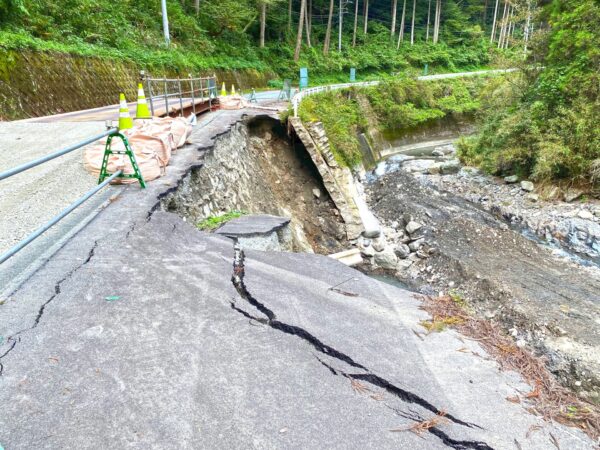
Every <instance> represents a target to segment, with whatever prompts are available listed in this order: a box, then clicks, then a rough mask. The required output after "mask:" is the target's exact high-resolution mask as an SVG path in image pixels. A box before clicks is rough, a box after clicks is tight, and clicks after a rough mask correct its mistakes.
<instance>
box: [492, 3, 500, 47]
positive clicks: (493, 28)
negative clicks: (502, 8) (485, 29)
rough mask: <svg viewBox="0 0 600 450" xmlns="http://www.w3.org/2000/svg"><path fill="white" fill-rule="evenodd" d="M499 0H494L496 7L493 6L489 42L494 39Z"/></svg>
mask: <svg viewBox="0 0 600 450" xmlns="http://www.w3.org/2000/svg"><path fill="white" fill-rule="evenodd" d="M499 3H500V0H496V7H495V8H494V22H493V23H492V32H491V34H490V42H494V41H495V40H496V23H497V22H496V20H497V18H498V4H499Z"/></svg>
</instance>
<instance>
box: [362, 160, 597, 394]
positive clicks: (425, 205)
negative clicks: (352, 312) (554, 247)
mask: <svg viewBox="0 0 600 450" xmlns="http://www.w3.org/2000/svg"><path fill="white" fill-rule="evenodd" d="M367 192H368V196H369V204H370V206H371V208H372V209H373V211H374V213H375V214H376V215H377V216H378V217H379V218H380V219H381V221H382V222H383V224H384V225H387V226H388V227H390V226H392V225H395V226H396V227H398V226H399V227H403V226H405V225H406V223H405V222H406V220H408V219H412V220H416V221H418V222H419V223H421V224H423V228H422V229H421V230H420V233H421V234H422V235H423V236H424V237H425V241H426V243H427V244H426V245H427V248H428V249H429V251H428V252H423V255H424V256H425V257H424V258H413V259H414V263H413V264H412V265H410V267H409V268H406V269H404V270H399V271H397V272H396V276H397V277H398V278H400V279H401V280H402V281H404V282H406V283H408V284H409V285H410V286H412V287H414V288H415V289H418V290H420V291H422V292H425V293H428V294H435V295H438V294H439V292H444V293H448V292H449V291H453V292H456V293H458V294H459V295H460V296H462V297H463V298H465V299H466V300H467V301H468V302H469V303H470V304H471V305H472V306H473V308H475V309H476V310H477V312H478V313H479V314H480V315H481V316H483V317H486V318H488V319H490V320H493V321H496V322H499V323H501V324H502V325H503V327H504V329H505V330H506V331H507V332H509V333H510V334H511V335H512V336H514V338H515V339H516V340H517V344H518V345H522V346H532V347H533V348H535V349H537V350H538V351H540V352H541V353H543V354H544V355H545V356H546V357H547V358H548V365H549V367H550V369H551V370H552V371H553V372H554V373H555V374H557V375H558V377H559V379H560V381H561V382H562V383H563V384H564V385H567V386H569V387H571V388H573V389H574V390H576V391H578V392H579V393H580V394H581V395H582V396H583V397H585V398H588V399H589V400H592V401H595V402H598V401H599V395H600V357H599V355H600V326H599V325H600V322H599V319H598V317H600V276H599V275H598V272H597V271H596V270H593V269H588V268H584V267H582V266H580V265H578V264H576V263H574V262H571V261H569V260H566V259H564V258H558V257H556V256H554V255H553V254H552V252H551V251H550V250H549V249H546V248H543V247H540V246H539V245H537V244H536V243H534V242H533V241H531V240H529V239H527V238H525V237H524V236H522V235H521V234H520V233H518V232H517V231H513V230H511V229H509V227H507V224H506V223H504V222H503V221H502V220H499V219H498V218H497V217H495V216H494V215H493V214H492V213H490V212H487V211H485V210H483V209H481V208H479V207H478V206H476V205H474V204H472V203H470V202H468V201H465V200H464V199H462V198H460V197H458V196H455V195H453V194H451V193H448V192H443V191H439V190H437V189H434V188H431V187H427V186H424V185H423V184H422V183H420V182H419V181H418V180H416V179H415V177H414V175H413V174H410V173H407V172H405V171H403V170H399V171H396V172H393V173H388V174H386V175H384V176H382V177H381V178H379V179H378V180H377V181H375V182H373V183H372V184H371V185H370V186H369V187H368V189H367ZM425 253H426V254H425Z"/></svg>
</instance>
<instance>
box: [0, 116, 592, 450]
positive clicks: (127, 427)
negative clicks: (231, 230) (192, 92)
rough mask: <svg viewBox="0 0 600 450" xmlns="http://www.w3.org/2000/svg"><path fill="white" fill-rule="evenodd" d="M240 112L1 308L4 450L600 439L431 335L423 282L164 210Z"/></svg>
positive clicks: (521, 444)
mask: <svg viewBox="0 0 600 450" xmlns="http://www.w3.org/2000/svg"><path fill="white" fill-rule="evenodd" d="M240 115H241V113H240V112H226V113H224V114H223V115H222V116H221V120H220V121H219V122H218V123H216V122H213V123H212V124H210V125H207V126H206V127H204V128H202V129H196V130H195V132H194V135H193V138H192V140H193V142H194V144H193V145H192V146H190V147H188V148H186V149H184V150H183V151H181V152H179V153H178V155H177V158H176V159H175V161H174V164H173V165H172V166H170V167H169V169H168V172H167V176H166V177H165V178H163V179H161V180H159V181H157V182H154V183H151V184H150V187H149V188H148V190H146V191H140V190H139V189H136V188H135V187H133V186H130V187H128V188H126V189H125V191H124V193H123V195H122V197H121V199H120V200H119V201H117V202H114V203H112V204H111V205H110V206H109V207H108V208H107V209H106V210H104V211H103V212H102V213H100V214H99V215H98V216H97V217H96V218H95V219H94V220H93V221H92V222H91V223H90V224H89V225H88V226H87V227H86V228H84V229H83V230H82V231H81V232H80V233H79V234H78V235H77V236H76V237H75V238H74V239H72V240H71V241H70V242H68V243H67V244H66V245H65V246H64V247H63V248H62V249H61V250H60V251H58V252H57V253H56V254H55V255H54V257H53V258H51V259H50V260H49V261H48V263H46V264H45V265H44V267H42V268H41V269H40V270H39V271H38V272H37V273H36V274H35V275H34V276H33V277H32V278H30V279H29V280H28V281H27V282H26V283H25V284H24V285H23V286H22V287H21V288H20V289H19V290H18V291H17V292H16V293H15V294H14V295H12V296H11V297H10V299H9V300H8V301H7V302H6V303H5V304H3V305H1V306H0V336H2V345H1V347H0V363H1V364H2V374H1V376H0V402H1V404H2V414H1V415H0V444H1V445H3V446H4V447H5V448H7V449H10V450H13V449H30V448H36V449H38V448H52V449H54V448H73V449H86V448H140V449H141V448H144V449H147V448H157V449H158V448H160V449H171V448H172V449H180V448H261V449H262V448H302V449H304V448H377V449H379V448H395V449H396V448H411V449H438V448H440V449H447V448H454V449H489V448H494V449H513V448H523V449H533V448H536V449H538V448H539V449H547V448H552V445H553V444H552V436H553V437H554V438H556V440H557V441H558V442H559V443H560V445H561V448H568V449H578V448H581V449H584V448H586V449H587V448H592V446H593V443H592V442H591V441H590V440H589V439H588V438H587V437H586V436H585V435H583V434H582V433H581V432H580V431H578V430H574V429H570V428H566V427H563V426H559V425H556V424H551V423H547V422H544V421H543V420H542V419H541V418H539V417H536V416H533V415H531V414H529V413H527V412H526V411H525V410H524V408H523V407H522V406H521V405H517V404H514V403H511V402H508V401H507V400H506V397H508V396H511V395H514V394H515V392H516V391H517V390H519V391H527V390H529V389H530V388H529V387H528V386H526V385H525V384H524V383H523V382H522V381H521V380H520V378H519V377H518V376H517V375H516V374H514V373H503V372H499V371H498V368H497V365H496V363H495V362H493V361H491V360H490V359H489V358H486V357H485V353H484V352H483V350H482V349H481V348H480V347H479V346H478V344H477V343H475V342H473V341H469V340H466V339H464V338H461V337H460V336H459V335H457V334H456V333H454V332H444V333H439V334H432V335H429V336H427V337H425V338H424V339H420V338H419V337H417V336H416V335H415V334H414V332H413V331H422V329H421V328H420V327H419V321H420V320H423V319H424V318H426V317H427V316H426V314H425V313H424V312H423V311H420V310H419V309H418V306H419V301H418V300H416V299H415V298H413V296H412V295H411V294H410V293H408V292H406V291H403V290H400V289H398V288H396V287H393V286H390V285H386V284H382V283H380V282H378V281H376V280H374V279H371V278H368V277H366V276H364V275H362V274H361V273H359V272H357V271H355V270H353V269H351V268H348V267H346V266H343V265H342V264H340V263H339V262H337V261H335V260H333V259H331V258H327V257H323V256H318V255H308V254H291V253H266V252H258V251H244V252H242V251H241V250H239V249H238V250H237V251H236V250H235V249H234V244H233V242H232V241H231V240H229V239H227V238H224V237H219V236H216V235H209V234H205V233H202V232H200V231H198V230H196V229H195V228H194V227H192V226H190V225H189V224H186V223H185V222H184V221H183V220H182V219H180V218H179V217H178V216H176V215H174V214H171V213H166V212H163V211H160V210H153V207H154V205H155V204H156V203H157V198H158V197H159V196H160V195H162V194H164V192H166V191H167V190H169V189H172V188H173V187H174V186H175V184H176V182H177V180H178V179H180V178H181V175H182V174H183V173H184V172H185V170H187V168H189V167H190V166H191V165H197V164H200V163H201V160H202V154H203V152H204V151H206V149H207V148H208V147H209V146H210V145H211V144H212V137H213V136H216V135H217V134H219V133H222V132H224V131H226V130H227V129H228V127H229V126H230V125H231V124H232V123H233V122H235V121H236V120H239V118H240ZM342 282H343V289H344V290H345V291H348V292H352V293H353V294H357V296H352V297H350V296H346V295H342V294H340V293H338V292H334V291H332V290H330V288H331V287H332V286H335V285H337V284H339V283H342ZM107 299H108V300H107ZM461 348H468V349H470V350H472V351H473V352H477V353H479V354H480V355H483V357H481V356H475V355H474V354H472V353H464V352H463V351H457V350H458V349H461ZM442 412H443V414H445V419H446V420H445V421H441V422H440V423H439V424H437V425H436V426H435V427H434V428H432V429H430V431H429V432H424V433H423V434H421V435H417V434H415V433H412V432H410V431H400V432H392V431H391V430H393V429H401V430H403V429H406V428H409V427H411V426H413V425H415V424H417V423H418V422H420V421H422V420H427V419H431V418H432V417H435V416H436V415H437V414H438V413H442ZM537 426H539V427H541V429H537ZM532 430H534V431H532ZM527 436H529V437H527ZM517 444H518V445H517Z"/></svg>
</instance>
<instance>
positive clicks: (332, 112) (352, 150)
mask: <svg viewBox="0 0 600 450" xmlns="http://www.w3.org/2000/svg"><path fill="white" fill-rule="evenodd" d="M316 97H317V96H311V97H307V98H306V99H304V100H303V101H302V103H301V104H300V110H299V116H300V118H301V119H302V121H304V122H316V121H321V122H323V126H324V128H325V132H326V133H327V136H328V138H329V143H330V147H331V151H332V153H333V155H334V156H335V159H336V161H337V162H338V164H340V165H342V166H345V167H354V166H355V165H356V164H358V163H359V162H360V161H361V159H362V154H361V151H360V147H359V143H358V140H357V139H356V134H357V133H358V131H359V130H363V129H364V128H365V127H366V122H365V118H364V116H363V113H362V111H361V108H360V107H359V105H358V103H357V102H356V100H355V99H353V98H352V97H351V96H349V95H348V93H347V92H343V91H332V92H326V93H323V94H320V95H319V96H318V98H316Z"/></svg>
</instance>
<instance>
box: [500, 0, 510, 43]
mask: <svg viewBox="0 0 600 450" xmlns="http://www.w3.org/2000/svg"><path fill="white" fill-rule="evenodd" d="M507 17H508V0H506V1H505V2H504V12H503V13H502V21H501V22H500V23H501V27H500V37H499V38H498V48H502V46H503V45H504V35H505V33H506V18H507Z"/></svg>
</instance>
